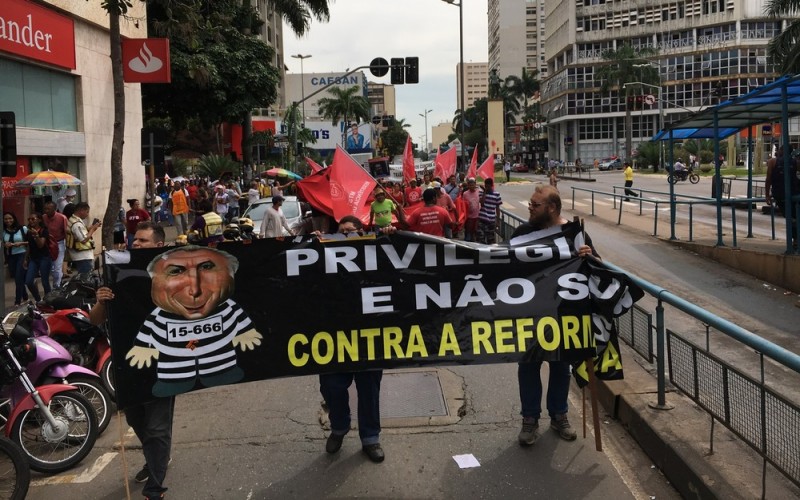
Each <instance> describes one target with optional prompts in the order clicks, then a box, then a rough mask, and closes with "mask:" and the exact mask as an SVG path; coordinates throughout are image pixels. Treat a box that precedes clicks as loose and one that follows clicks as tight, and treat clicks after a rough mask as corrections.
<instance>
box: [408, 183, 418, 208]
mask: <svg viewBox="0 0 800 500" xmlns="http://www.w3.org/2000/svg"><path fill="white" fill-rule="evenodd" d="M418 203H422V188H420V187H418V186H417V180H416V179H411V180H410V181H409V183H408V187H407V188H406V206H407V207H412V206H414V205H416V204H418Z"/></svg>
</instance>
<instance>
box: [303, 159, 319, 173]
mask: <svg viewBox="0 0 800 500" xmlns="http://www.w3.org/2000/svg"><path fill="white" fill-rule="evenodd" d="M305 159H306V163H308V166H309V167H311V173H312V174H314V173H317V172H319V171H320V170H322V167H321V166H320V164H319V163H317V162H315V161H314V160H312V159H311V158H309V157H308V156H306V157H305Z"/></svg>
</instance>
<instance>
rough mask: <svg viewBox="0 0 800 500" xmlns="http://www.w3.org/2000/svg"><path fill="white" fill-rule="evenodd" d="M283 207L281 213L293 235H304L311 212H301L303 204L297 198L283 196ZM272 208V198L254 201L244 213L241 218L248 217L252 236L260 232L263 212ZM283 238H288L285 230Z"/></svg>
mask: <svg viewBox="0 0 800 500" xmlns="http://www.w3.org/2000/svg"><path fill="white" fill-rule="evenodd" d="M283 198H284V200H283V205H281V212H283V216H284V217H286V222H288V223H289V227H291V228H292V229H293V230H294V232H295V234H305V233H307V232H308V223H309V221H310V216H311V212H310V211H309V212H304V211H303V204H301V203H300V200H298V199H297V196H284V197H283ZM271 206H272V196H268V197H266V198H261V199H260V200H258V201H256V202H255V203H253V204H252V205H250V206H249V207H247V210H245V211H244V215H242V217H249V218H250V220H252V221H253V234H255V235H258V234H259V233H260V232H261V221H263V220H264V212H265V211H266V210H267V207H271ZM283 234H284V236H289V233H287V232H286V229H284V230H283Z"/></svg>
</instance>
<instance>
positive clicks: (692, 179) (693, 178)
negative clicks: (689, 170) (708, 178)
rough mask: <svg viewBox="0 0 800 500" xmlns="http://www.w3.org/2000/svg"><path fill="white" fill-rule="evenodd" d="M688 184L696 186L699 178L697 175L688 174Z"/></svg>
mask: <svg viewBox="0 0 800 500" xmlns="http://www.w3.org/2000/svg"><path fill="white" fill-rule="evenodd" d="M689 182H691V183H692V184H697V183H698V182H700V176H699V175H697V174H690V175H689Z"/></svg>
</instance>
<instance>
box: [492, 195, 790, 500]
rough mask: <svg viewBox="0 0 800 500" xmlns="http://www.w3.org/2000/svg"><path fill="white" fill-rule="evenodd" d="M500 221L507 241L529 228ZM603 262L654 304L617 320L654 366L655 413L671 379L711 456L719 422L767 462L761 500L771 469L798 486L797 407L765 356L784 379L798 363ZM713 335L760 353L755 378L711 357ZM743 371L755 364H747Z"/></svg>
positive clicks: (503, 217) (505, 215) (504, 217)
mask: <svg viewBox="0 0 800 500" xmlns="http://www.w3.org/2000/svg"><path fill="white" fill-rule="evenodd" d="M498 220H499V223H498V225H497V231H498V236H499V237H500V238H502V239H508V238H509V237H510V235H511V234H512V233H513V231H514V229H515V228H516V227H517V226H519V225H520V224H522V223H523V222H524V220H522V219H521V218H519V217H518V216H515V215H514V214H511V213H509V212H507V211H505V210H501V211H500V216H499V219H498ZM604 263H605V264H606V265H607V266H608V267H609V268H611V269H613V270H615V271H617V272H621V273H625V274H627V275H628V276H629V277H630V278H631V279H632V280H633V282H634V283H636V285H638V286H639V287H640V288H642V290H644V292H645V293H646V294H648V295H650V296H651V297H652V298H654V299H655V300H656V306H655V308H654V310H653V312H652V313H651V312H648V311H647V310H646V309H645V308H644V307H642V306H640V305H638V304H637V305H635V306H634V307H633V308H632V309H631V310H630V311H628V312H627V313H626V314H624V315H622V316H620V317H619V318H617V319H616V325H617V328H618V332H619V337H620V339H622V340H623V341H624V342H625V343H627V344H628V345H630V346H631V347H632V348H633V349H634V350H635V351H636V352H637V353H638V354H640V355H641V356H642V357H644V358H645V359H646V360H647V361H648V362H651V363H652V361H653V360H655V363H656V378H657V397H658V401H657V403H656V404H655V405H654V407H655V408H661V409H668V408H669V406H668V405H667V401H666V391H667V373H668V374H669V382H670V383H671V384H672V385H673V386H674V387H677V388H678V389H679V390H680V391H681V392H683V393H684V394H685V395H686V396H687V397H688V398H690V399H691V400H692V401H694V402H695V403H697V404H698V406H700V407H701V408H703V409H704V410H705V411H706V412H707V413H708V414H709V416H710V417H711V431H710V434H711V435H710V442H711V450H710V451H711V453H713V451H714V422H719V423H721V424H722V425H723V426H725V427H726V428H727V429H729V430H730V431H731V432H732V433H734V434H735V435H736V436H738V437H739V438H740V439H741V440H742V441H743V442H744V443H746V444H747V445H749V446H750V447H751V448H752V449H753V450H755V452H756V453H758V454H759V455H760V456H761V457H762V461H763V462H762V464H763V465H762V482H761V485H762V498H765V497H766V471H767V464H771V465H772V466H773V467H774V468H775V469H776V470H778V471H779V472H780V473H781V474H783V475H784V476H785V477H786V478H788V479H789V480H790V481H791V482H793V483H794V484H796V485H798V486H800V437H798V432H797V429H800V405H798V404H797V403H795V402H792V401H790V400H789V399H788V398H787V397H785V396H782V395H781V391H779V390H775V389H773V388H770V387H769V386H768V385H767V383H766V377H765V359H764V358H765V357H766V358H769V359H770V360H772V361H774V362H775V363H777V364H778V365H779V366H778V368H777V369H776V371H777V372H779V373H784V372H788V371H791V372H794V376H800V356H799V355H797V354H795V353H792V352H790V351H788V350H786V349H784V348H783V347H781V346H779V345H777V344H774V343H772V342H770V341H768V340H766V339H764V338H762V337H760V336H758V335H756V334H754V333H753V332H750V331H749V330H746V329H744V328H742V327H740V326H738V325H736V324H734V323H732V322H730V321H727V320H725V319H723V318H720V317H719V316H716V315H714V314H712V313H710V312H709V311H707V310H705V309H702V308H700V307H698V306H696V305H694V304H692V303H691V302H689V301H687V300H685V299H683V298H681V297H679V296H677V295H675V294H673V293H672V292H670V291H669V290H667V289H665V288H663V287H660V286H658V285H655V284H652V283H650V282H648V281H646V280H643V279H641V278H639V277H637V276H635V275H633V274H631V273H629V272H627V271H626V270H624V269H622V268H620V267H617V266H615V265H613V264H611V263H609V262H608V261H604ZM665 305H669V306H671V307H673V308H674V309H675V311H676V314H679V313H678V311H679V312H680V313H684V314H686V315H688V316H690V317H691V318H694V319H695V320H697V321H699V322H700V323H701V324H702V325H703V326H704V327H705V347H700V346H698V345H695V344H693V343H692V342H690V341H689V340H688V339H687V337H689V336H690V335H689V333H688V332H687V334H686V335H684V334H679V333H677V332H676V331H675V330H673V329H667V328H666V319H665V310H664V306H665ZM653 318H655V323H654V322H653ZM676 323H679V324H681V325H682V326H683V325H685V324H686V322H685V321H676ZM687 328H688V327H687ZM712 331H714V332H718V333H720V334H722V335H724V336H725V338H724V339H725V342H726V343H732V344H734V345H735V346H737V347H738V349H736V350H737V351H738V353H737V355H739V356H742V355H749V354H750V352H749V349H753V350H755V355H756V356H757V357H758V376H757V377H753V376H751V375H748V374H746V373H744V372H743V371H742V370H739V369H737V368H735V364H736V363H735V362H731V361H728V360H725V359H723V358H722V357H720V356H717V355H715V354H713V353H712V348H711V342H710V338H711V333H712ZM654 341H655V342H654ZM654 344H655V351H654V350H653V347H654ZM742 346H746V347H747V348H749V349H744V348H742ZM667 362H668V363H669V366H668V371H667ZM745 366H752V364H750V363H745ZM695 445H696V444H695Z"/></svg>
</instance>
